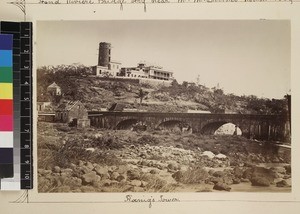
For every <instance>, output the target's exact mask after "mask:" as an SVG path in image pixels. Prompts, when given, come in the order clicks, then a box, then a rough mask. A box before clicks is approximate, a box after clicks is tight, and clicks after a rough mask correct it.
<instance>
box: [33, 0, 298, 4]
mask: <svg viewBox="0 0 300 214" xmlns="http://www.w3.org/2000/svg"><path fill="white" fill-rule="evenodd" d="M226 2H228V3H230V2H231V3H234V2H253V3H255V2H291V3H292V2H293V0H37V2H36V3H37V4H168V3H226ZM29 4H30V3H29Z"/></svg>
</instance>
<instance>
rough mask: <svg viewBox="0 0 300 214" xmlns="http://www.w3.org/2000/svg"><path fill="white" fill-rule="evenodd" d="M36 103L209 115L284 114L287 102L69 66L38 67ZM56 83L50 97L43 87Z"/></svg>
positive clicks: (200, 86) (214, 88)
mask: <svg viewBox="0 0 300 214" xmlns="http://www.w3.org/2000/svg"><path fill="white" fill-rule="evenodd" d="M37 74H38V75H37V99H38V101H50V100H51V101H53V102H54V103H59V102H60V101H61V100H62V99H63V100H80V101H81V102H82V103H84V105H85V106H86V108H87V109H88V110H100V109H103V108H108V107H109V106H111V105H112V103H122V104H124V106H125V108H128V109H136V110H139V111H156V112H187V111H188V110H203V111H210V112H212V113H242V114H287V112H288V107H287V99H285V98H284V99H267V98H258V97H256V96H254V95H251V96H237V95H234V94H225V93H224V92H223V90H222V89H220V88H216V87H213V88H207V87H205V86H203V85H197V84H195V83H189V82H183V83H182V84H179V83H177V81H176V80H175V81H173V82H172V84H171V85H170V86H166V85H151V84H147V83H138V82H135V81H124V80H117V79H113V78H108V77H107V78H103V77H102V78H100V77H96V76H93V75H92V71H91V69H90V68H89V67H86V66H83V65H78V64H73V65H68V66H66V65H60V66H56V67H41V68H39V69H38V70H37ZM53 82H56V83H57V84H58V85H59V86H60V87H61V89H62V96H56V97H54V98H53V97H51V96H50V95H49V94H48V93H47V87H48V86H49V85H50V84H51V83H53Z"/></svg>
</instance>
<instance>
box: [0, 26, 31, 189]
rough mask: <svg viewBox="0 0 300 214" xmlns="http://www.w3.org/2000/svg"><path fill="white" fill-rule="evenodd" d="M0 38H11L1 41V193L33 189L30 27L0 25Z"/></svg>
mask: <svg viewBox="0 0 300 214" xmlns="http://www.w3.org/2000/svg"><path fill="white" fill-rule="evenodd" d="M0 35H3V36H5V35H7V36H9V38H10V41H8V38H6V40H4V39H3V40H1V41H3V42H2V43H1V45H2V46H1V50H2V49H4V50H6V49H8V47H10V52H9V53H10V55H9V56H8V54H6V55H3V61H5V62H8V61H9V62H10V64H7V63H6V64H4V63H3V65H4V66H2V64H1V66H2V67H1V69H2V70H1V72H2V74H0V79H2V82H1V80H0V83H1V85H0V100H1V101H3V102H2V103H1V104H0V112H3V113H2V114H3V116H2V115H1V113H0V115H1V116H0V117H1V119H0V120H1V121H0V130H1V129H3V131H2V133H3V134H2V135H1V137H0V148H1V150H2V153H1V154H0V164H2V165H4V164H5V167H2V166H1V165H0V170H2V171H1V173H0V174H1V176H0V184H1V185H0V189H1V190H20V189H32V187H33V168H32V85H31V83H32V37H31V36H32V23H30V22H0ZM9 44H10V45H9ZM2 47H3V48H2ZM4 52H5V51H4ZM5 53H6V52H5ZM4 142H5V143H4ZM2 144H3V145H2ZM4 145H5V146H4ZM12 163H13V164H12ZM8 166H9V167H8Z"/></svg>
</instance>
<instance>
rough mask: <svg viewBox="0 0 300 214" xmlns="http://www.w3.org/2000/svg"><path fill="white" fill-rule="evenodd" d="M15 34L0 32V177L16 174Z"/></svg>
mask: <svg viewBox="0 0 300 214" xmlns="http://www.w3.org/2000/svg"><path fill="white" fill-rule="evenodd" d="M12 49H13V35H9V34H0V179H2V178H11V177H13V175H14V172H13V169H14V161H13V157H14V155H13V146H14V145H13V69H12V66H13V54H12Z"/></svg>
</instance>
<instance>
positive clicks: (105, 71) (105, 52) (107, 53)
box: [93, 42, 122, 76]
mask: <svg viewBox="0 0 300 214" xmlns="http://www.w3.org/2000/svg"><path fill="white" fill-rule="evenodd" d="M121 65H122V64H121V63H120V62H117V61H112V60H111V44H110V43H107V42H100V44H99V55H98V65H96V66H94V67H93V72H94V74H96V76H117V75H118V73H119V71H120V69H121Z"/></svg>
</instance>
